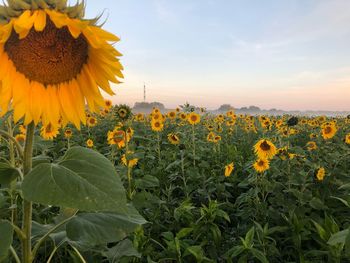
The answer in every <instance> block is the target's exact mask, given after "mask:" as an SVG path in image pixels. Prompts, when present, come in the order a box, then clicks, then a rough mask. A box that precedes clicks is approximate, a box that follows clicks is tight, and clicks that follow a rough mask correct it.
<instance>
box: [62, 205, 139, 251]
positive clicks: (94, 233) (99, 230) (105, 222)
mask: <svg viewBox="0 0 350 263" xmlns="http://www.w3.org/2000/svg"><path fill="white" fill-rule="evenodd" d="M145 223H146V221H145V219H144V218H143V217H142V216H140V214H139V213H138V212H137V211H136V209H135V208H133V207H129V208H128V211H127V214H121V213H81V214H78V216H77V217H75V218H74V219H72V220H71V221H70V222H69V223H68V224H67V226H66V231H67V236H68V238H69V239H70V240H71V241H74V242H77V243H78V244H79V245H82V246H89V247H93V246H96V245H102V244H106V243H111V242H118V241H120V240H122V239H124V238H126V237H127V235H128V234H129V233H131V232H133V231H134V230H135V229H136V228H137V227H138V226H140V225H142V224H145Z"/></svg>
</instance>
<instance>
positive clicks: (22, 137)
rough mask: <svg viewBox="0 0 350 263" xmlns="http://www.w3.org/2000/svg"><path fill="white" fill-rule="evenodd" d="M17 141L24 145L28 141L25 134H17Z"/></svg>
mask: <svg viewBox="0 0 350 263" xmlns="http://www.w3.org/2000/svg"><path fill="white" fill-rule="evenodd" d="M15 139H16V141H17V142H19V143H24V141H25V140H26V135H25V134H17V135H16V136H15Z"/></svg>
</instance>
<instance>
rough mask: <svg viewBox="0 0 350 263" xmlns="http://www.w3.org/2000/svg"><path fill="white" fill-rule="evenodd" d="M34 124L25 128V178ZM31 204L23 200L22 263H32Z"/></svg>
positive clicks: (28, 168)
mask: <svg viewBox="0 0 350 263" xmlns="http://www.w3.org/2000/svg"><path fill="white" fill-rule="evenodd" d="M34 130H35V126H34V122H31V123H30V124H29V125H28V126H27V136H26V142H25V146H24V158H23V174H24V176H27V175H28V174H29V172H30V171H31V169H32V159H33V143H34ZM32 212H33V207H32V202H30V201H27V200H23V222H22V231H23V233H24V235H25V236H24V239H23V240H22V262H23V263H32V261H33V258H32V251H31V250H32V243H31V235H32Z"/></svg>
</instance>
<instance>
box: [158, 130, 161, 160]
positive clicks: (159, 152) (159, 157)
mask: <svg viewBox="0 0 350 263" xmlns="http://www.w3.org/2000/svg"><path fill="white" fill-rule="evenodd" d="M157 144H158V145H157V146H158V149H157V151H158V160H159V164H160V162H161V160H162V155H161V151H160V135H159V132H157Z"/></svg>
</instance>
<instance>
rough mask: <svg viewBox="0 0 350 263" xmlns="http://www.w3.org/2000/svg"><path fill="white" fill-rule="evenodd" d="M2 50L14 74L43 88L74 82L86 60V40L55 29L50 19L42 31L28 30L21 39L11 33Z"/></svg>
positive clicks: (14, 33) (65, 30) (13, 32)
mask: <svg viewBox="0 0 350 263" xmlns="http://www.w3.org/2000/svg"><path fill="white" fill-rule="evenodd" d="M5 51H6V53H7V54H8V56H9V58H10V59H11V60H12V62H13V63H14V65H15V67H16V69H17V71H18V72H20V73H22V74H23V75H25V76H26V77H27V78H28V79H29V80H32V81H37V82H40V83H42V84H44V85H50V84H51V85H54V84H59V83H62V82H67V81H70V80H72V79H74V78H75V77H76V76H77V75H78V74H79V73H80V72H81V69H82V67H83V65H84V64H85V63H86V62H87V59H88V43H87V40H86V38H85V37H84V36H83V35H82V34H81V35H80V36H79V37H78V38H77V39H75V38H73V37H72V35H71V34H70V32H69V30H68V28H67V27H62V28H60V29H58V28H56V27H55V25H54V23H53V22H52V21H51V20H50V19H47V24H46V27H45V29H44V30H43V31H42V32H36V31H35V30H34V28H32V29H31V31H30V32H29V34H28V35H27V36H26V37H25V38H24V39H19V36H18V34H17V33H16V32H15V31H14V30H13V31H12V34H11V36H10V38H9V39H8V41H7V42H6V44H5Z"/></svg>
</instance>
